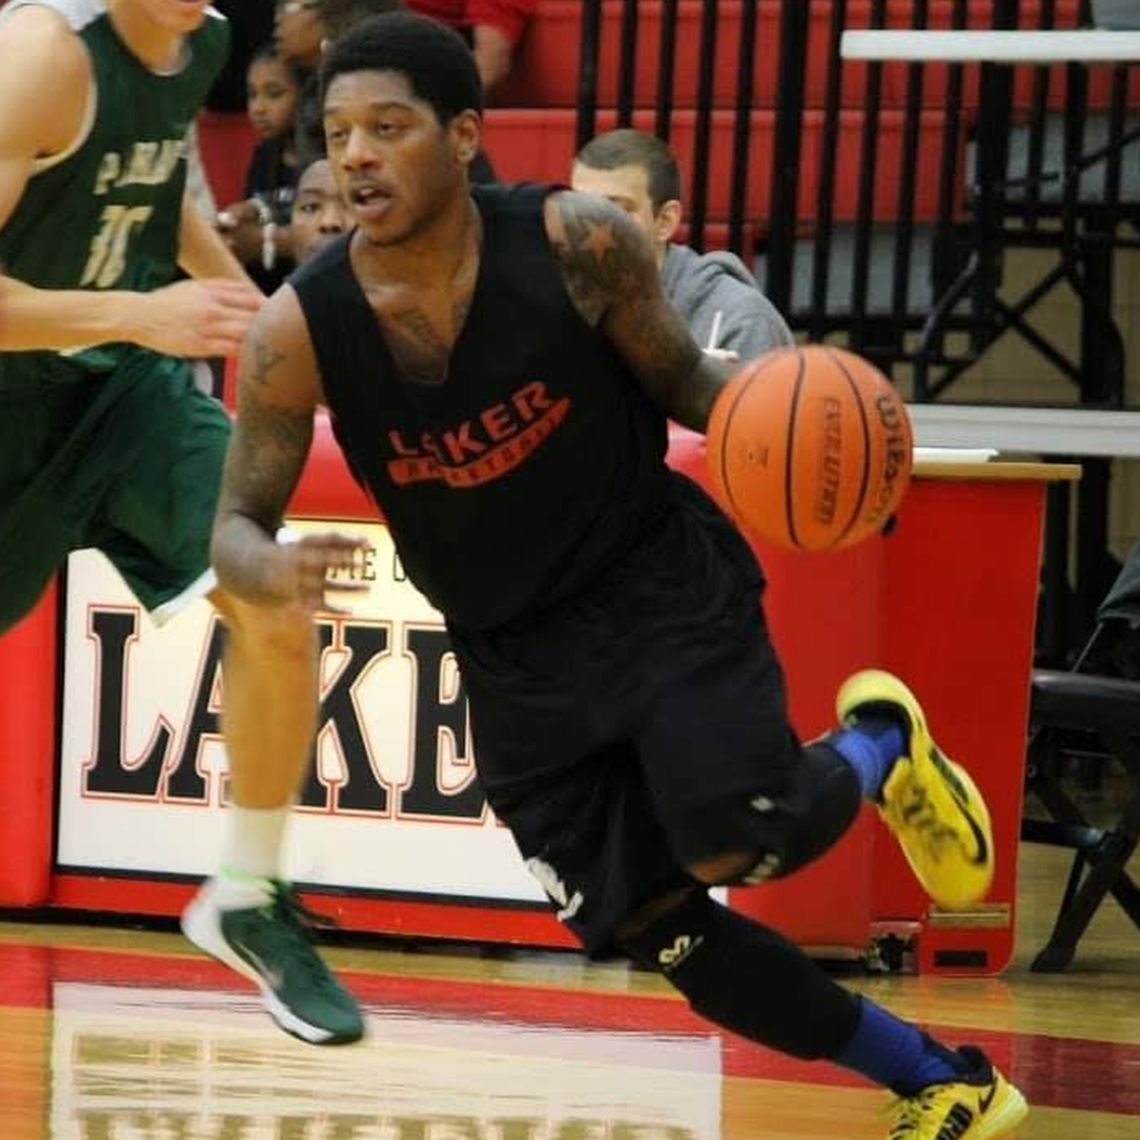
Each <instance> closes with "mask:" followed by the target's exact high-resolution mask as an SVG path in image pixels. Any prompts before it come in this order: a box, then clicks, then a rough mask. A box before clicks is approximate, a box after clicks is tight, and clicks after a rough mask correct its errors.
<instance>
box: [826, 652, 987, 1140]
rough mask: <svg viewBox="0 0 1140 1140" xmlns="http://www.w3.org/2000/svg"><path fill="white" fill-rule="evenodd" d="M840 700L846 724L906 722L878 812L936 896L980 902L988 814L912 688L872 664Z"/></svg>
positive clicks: (955, 905) (951, 903) (946, 901)
mask: <svg viewBox="0 0 1140 1140" xmlns="http://www.w3.org/2000/svg"><path fill="white" fill-rule="evenodd" d="M835 705H836V711H837V712H838V713H839V719H840V721H842V722H844V723H845V724H850V723H851V722H853V721H855V720H857V719H858V717H859V715H860V713H865V714H867V715H872V716H874V715H878V716H888V717H891V718H893V719H895V720H898V721H900V722H902V724H903V726H904V730H905V732H906V736H907V752H906V755H905V756H902V757H900V759H899V760H898V761H897V763H896V764H895V765H894V767H893V768H892V769H891V771H890V774H889V775H888V776H887V778H886V780H885V781H884V783H883V787H882V791H881V792H880V794H879V805H878V807H879V812H880V814H881V815H882V817H883V819H884V821H885V822H886V825H887V826H888V827H889V828H890V829H891V831H893V832H894V833H895V836H896V837H897V838H898V841H899V843H900V844H902V849H903V853H904V854H905V855H906V857H907V861H908V862H909V863H910V865H911V868H912V869H913V870H914V873H915V875H916V876H917V877H918V881H919V882H920V883H921V884H922V885H923V887H924V888H925V890H926V892H927V893H928V894H929V895H930V897H931V898H932V899H934V901H935V902H936V903H938V904H939V905H940V906H943V907H947V908H949V909H962V908H963V907H968V906H970V905H972V904H973V903H976V902H977V901H978V900H979V899H981V898H982V897H983V896H984V895H985V893H986V892H987V891H988V890H989V888H990V883H991V882H992V881H993V876H994V843H993V828H992V826H991V825H990V813H989V811H987V809H986V804H985V801H984V800H983V799H982V797H981V794H980V793H979V792H978V789H977V788H976V787H975V785H974V781H973V780H971V779H970V777H969V775H968V773H967V772H966V771H965V769H964V768H962V767H961V766H960V765H958V764H955V763H954V761H953V760H950V759H948V758H947V757H946V756H944V755H943V754H942V753H941V752H940V751H939V748H938V745H937V744H935V743H934V739H933V738H932V737H931V735H930V731H929V730H928V729H927V727H926V717H925V716H924V715H923V712H922V706H921V705H920V704H919V703H918V701H917V700H916V698H915V696H914V694H913V693H912V692H911V691H910V690H909V689H908V688H907V687H906V685H904V684H903V683H902V681H900V680H899V679H898V678H897V677H895V676H893V675H892V674H890V673H884V672H882V671H881V670H878V669H867V670H864V671H863V672H861V673H856V674H855V675H854V676H852V677H849V678H848V679H847V680H846V681H844V683H843V685H842V686H841V687H840V689H839V693H838V695H837V696H836V698H835ZM916 1135H917V1133H916ZM931 1135H932V1136H933V1135H936V1133H931Z"/></svg>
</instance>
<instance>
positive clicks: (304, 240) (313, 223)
mask: <svg viewBox="0 0 1140 1140" xmlns="http://www.w3.org/2000/svg"><path fill="white" fill-rule="evenodd" d="M348 229H349V216H348V209H347V208H346V206H345V204H344V199H343V198H342V197H341V196H340V189H339V188H338V186H337V184H336V179H335V178H334V177H333V171H332V165H331V164H330V162H329V160H328V159H327V158H315V159H313V161H312V162H310V163H309V165H308V166H306V167H305V168H304V170H302V171H301V176H300V178H298V179H297V194H296V196H295V197H294V199H293V218H292V230H293V256H294V258H295V260H296V262H297V264H298V265H303V264H304V263H305V262H306V261H308V260H309V259H310V258H312V257H316V255H317V254H318V253H320V252H321V250H322V249H324V248H325V247H326V246H328V245H330V244H331V243H332V242H333V241H335V240H336V238H338V237H340V235H341V234H343V233H346V232H347V231H348Z"/></svg>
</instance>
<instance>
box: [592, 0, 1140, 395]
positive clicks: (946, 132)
mask: <svg viewBox="0 0 1140 1140" xmlns="http://www.w3.org/2000/svg"><path fill="white" fill-rule="evenodd" d="M650 9H652V11H653V13H654V15H655V16H658V17H659V26H658V31H657V36H656V39H657V43H656V59H657V71H656V75H654V76H651V77H645V76H638V75H637V74H636V70H637V66H638V60H639V58H641V59H645V58H652V56H651V54H648V55H647V54H646V53H639V51H638V39H639V35H640V34H641V33H642V30H643V29H644V28H645V27H646V26H648V21H646V20H645V19H643V18H642V17H643V16H644V15H645V13H646V12H647V11H649V10H650ZM615 15H616V17H617V18H615ZM682 17H684V18H685V19H687V20H689V21H690V24H691V23H692V21H693V20H694V18H695V19H696V20H698V21H699V25H698V31H697V39H698V44H699V47H698V52H697V60H696V76H695V83H693V82H692V76H691V75H690V76H689V77H688V80H687V83H688V87H687V90H688V91H689V99H688V105H687V106H679V102H678V97H677V79H678V72H677V60H678V51H679V50H680V49H681V48H682V47H684V46H685V45H684V44H682V42H681V41H682V39H684V38H685V37H679V36H678V27H679V21H680V20H681V19H682ZM1087 19H1088V4H1087V0H1086V2H1084V3H1082V4H1081V5H1080V6H1079V8H1076V9H1075V6H1074V5H1073V4H1072V3H1068V4H1064V3H1060V2H1059V0H1038V2H1036V3H1033V4H1030V3H1028V2H1022V0H988V2H986V0H942V2H939V0H933V2H932V0H830V2H827V0H719V2H718V0H584V13H583V24H582V27H583V40H582V44H581V53H580V58H581V68H580V98H579V106H578V123H577V142H578V145H582V144H583V143H585V141H586V140H587V139H588V138H590V137H591V136H592V135H593V134H594V132H595V129H596V123H597V119H598V111H599V104H598V85H599V74H598V60H599V58H600V49H601V40H602V37H603V36H606V35H615V34H616V35H617V36H619V37H620V45H619V50H618V52H617V53H616V58H617V67H618V75H617V76H616V84H615V85H614V86H613V88H612V90H614V91H615V92H616V102H617V105H616V107H615V108H614V111H615V112H616V121H617V122H618V123H619V125H629V124H630V123H632V122H633V121H634V117H635V112H637V111H638V110H641V108H640V107H638V105H637V103H638V95H637V93H638V91H643V92H644V91H645V90H647V89H648V88H649V86H650V84H649V83H647V82H645V81H646V80H647V79H648V80H649V81H651V84H652V90H653V91H654V92H655V99H654V103H655V106H654V108H653V109H654V111H655V115H654V125H653V129H654V130H655V131H656V133H657V134H658V135H660V136H661V137H663V138H665V139H672V138H673V137H674V135H675V134H676V131H677V129H678V111H683V112H684V114H685V115H686V119H685V123H684V127H685V130H686V131H687V130H689V129H690V128H691V130H692V136H691V139H689V140H687V141H688V142H689V143H690V145H689V147H688V150H689V152H690V154H691V162H689V163H688V166H689V169H688V170H687V171H686V174H687V176H688V185H689V193H688V201H687V203H686V205H687V216H688V221H689V235H690V238H689V240H690V241H691V243H692V244H693V245H695V246H697V247H698V248H701V247H702V246H703V245H704V244H705V241H706V238H708V237H709V235H710V234H711V233H712V230H713V228H714V227H715V229H716V230H717V234H718V240H722V241H724V244H726V245H727V247H728V248H730V249H733V250H734V251H735V252H737V253H739V254H741V255H742V256H743V257H744V258H745V260H747V261H749V262H751V263H752V264H753V265H754V266H755V267H756V269H757V272H758V276H759V277H760V278H761V281H762V284H763V285H764V287H765V289H766V291H767V293H768V294H769V296H770V297H771V298H772V300H773V301H774V302H775V304H776V305H777V306H778V307H779V308H780V309H781V310H782V311H783V312H784V313H785V314H786V315H787V317H788V319H789V321H790V322H791V324H792V325H793V327H794V328H796V329H798V330H800V331H802V332H803V333H805V334H806V335H807V336H808V337H810V338H811V339H815V340H822V339H828V338H831V339H842V340H844V341H846V342H847V343H849V344H850V345H851V346H852V347H853V348H855V349H856V350H857V351H860V352H862V353H863V354H864V355H866V356H868V357H870V358H871V359H873V360H875V361H876V362H877V363H879V364H880V365H881V366H882V367H884V369H886V370H888V371H890V370H891V369H893V368H894V366H896V365H899V364H908V365H911V366H912V372H913V375H914V384H915V395H916V397H917V398H919V399H930V398H936V397H937V396H939V395H941V394H942V393H943V392H944V391H946V389H947V388H948V387H949V386H950V385H952V384H953V382H954V381H955V380H956V379H957V378H958V377H959V376H960V375H961V374H962V373H963V372H964V371H965V370H966V369H967V368H969V367H970V366H971V365H972V364H973V363H975V362H976V361H977V359H978V358H979V356H980V355H982V354H983V353H984V352H985V351H986V350H987V349H988V347H989V346H990V345H992V344H993V342H994V341H995V340H996V339H998V338H999V337H1000V336H1003V335H1005V334H1006V333H1008V332H1014V333H1016V334H1018V335H1020V336H1021V337H1023V338H1024V339H1025V340H1026V341H1027V342H1028V343H1029V344H1030V345H1031V346H1032V347H1033V348H1034V349H1035V350H1036V351H1038V352H1039V353H1040V354H1041V355H1042V356H1043V357H1044V358H1045V359H1046V360H1048V361H1049V362H1050V363H1051V364H1053V365H1054V366H1055V368H1056V369H1057V370H1058V371H1059V372H1060V373H1061V374H1062V376H1064V377H1067V378H1068V379H1069V380H1071V381H1072V382H1073V384H1074V385H1075V387H1076V388H1077V389H1078V392H1079V398H1080V399H1081V400H1082V401H1084V402H1090V403H1099V404H1108V405H1111V404H1114V403H1119V402H1120V400H1121V399H1122V367H1121V361H1118V360H1116V359H1108V360H1107V366H1105V367H1100V366H1097V367H1096V368H1090V366H1089V365H1090V362H1089V361H1087V360H1084V359H1081V358H1077V359H1073V358H1071V357H1070V356H1069V355H1067V354H1066V353H1065V352H1064V351H1062V350H1061V349H1060V348H1058V346H1057V345H1055V344H1054V343H1052V341H1051V340H1050V339H1049V338H1048V337H1047V336H1046V335H1044V334H1043V333H1042V332H1040V331H1039V330H1038V329H1036V328H1035V327H1034V326H1033V325H1032V324H1031V322H1030V321H1029V319H1028V314H1029V312H1030V310H1031V309H1032V308H1033V307H1034V306H1035V305H1036V304H1037V303H1038V302H1039V301H1040V300H1041V299H1043V297H1044V296H1046V295H1047V294H1048V293H1049V292H1050V291H1051V290H1052V289H1054V288H1056V287H1057V286H1059V285H1061V284H1063V283H1067V284H1068V285H1069V286H1071V287H1072V288H1073V289H1074V291H1076V292H1077V294H1078V297H1079V298H1080V300H1081V302H1082V305H1083V306H1084V310H1083V317H1084V319H1086V320H1089V321H1092V322H1093V323H1094V324H1096V325H1097V326H1098V327H1099V328H1100V332H1101V334H1103V335H1104V336H1106V337H1107V339H1108V342H1109V356H1110V357H1111V355H1112V354H1111V348H1112V342H1113V340H1114V326H1112V325H1111V313H1110V312H1108V311H1107V310H1106V307H1105V298H1104V297H1103V296H1099V297H1098V296H1094V295H1093V293H1094V289H1093V283H1094V279H1095V285H1096V288H1097V289H1100V288H1101V286H1102V285H1103V273H1102V269H1103V267H1102V266H1097V265H1096V264H1094V263H1095V262H1096V259H1097V257H1098V255H1099V253H1100V252H1103V247H1104V245H1105V243H1108V245H1109V246H1115V245H1118V244H1120V242H1121V241H1123V240H1131V239H1132V238H1134V237H1135V229H1136V226H1137V224H1138V222H1140V185H1138V183H1140V162H1138V163H1136V164H1135V165H1136V170H1135V172H1133V171H1132V170H1131V168H1130V167H1129V168H1126V163H1125V160H1124V159H1125V156H1126V155H1127V153H1128V147H1129V145H1132V146H1133V147H1134V148H1135V149H1136V150H1137V151H1140V139H1136V138H1135V135H1136V133H1137V131H1136V122H1135V121H1134V118H1133V117H1132V116H1130V114H1129V109H1130V107H1132V108H1136V106H1137V94H1138V92H1140V85H1138V84H1137V82H1136V80H1135V79H1133V80H1132V81H1131V86H1130V80H1129V75H1128V72H1127V69H1125V68H1117V69H1115V70H1114V71H1113V73H1112V74H1111V77H1110V81H1109V83H1108V84H1104V83H1100V85H1099V86H1098V88H1097V91H1096V98H1095V99H1091V98H1090V89H1089V74H1090V73H1089V69H1086V68H1084V67H1081V66H1076V65H1073V66H1069V67H1067V68H1056V67H1054V68H1049V67H1039V68H1032V67H1028V66H1026V67H1015V68H1011V67H1009V66H1004V65H1002V66H999V65H981V66H976V65H961V64H954V65H944V64H943V65H923V64H918V63H909V64H908V63H893V62H889V63H877V62H874V63H854V62H850V61H845V60H843V59H842V58H841V56H840V39H841V35H842V32H843V30H844V29H845V28H846V27H848V26H862V27H871V28H881V27H885V26H888V25H889V26H891V27H903V28H905V27H910V28H915V29H922V28H926V27H929V26H931V25H932V23H937V25H938V26H940V27H948V28H965V27H981V28H994V29H1003V28H1019V27H1025V28H1042V29H1051V28H1058V27H1060V26H1062V24H1063V23H1064V24H1065V25H1066V26H1074V25H1075V24H1077V23H1079V22H1081V21H1087ZM689 50H690V51H691V48H690V49H689ZM690 63H691V59H690ZM726 69H727V70H728V71H729V72H730V79H731V81H732V82H731V92H732V93H731V98H726V96H725V94H724V92H725V83H724V73H725V71H726ZM773 70H774V71H775V75H776V82H775V85H774V90H775V97H774V98H773V99H772V101H771V103H770V105H768V106H758V105H757V104H756V101H755V99H754V94H753V93H754V90H755V89H756V87H757V86H758V83H757V80H758V78H759V79H760V80H761V81H763V80H765V78H766V77H767V75H768V74H770V73H771V72H772V71H773ZM639 79H640V80H642V82H641V83H639V82H638V80H639ZM1060 84H1063V92H1062V91H1061V90H1060V89H1059V85H1060ZM759 85H760V86H764V83H763V82H761V83H760V84H759ZM768 85H769V87H771V84H770V81H769V84H768ZM1130 95H1131V97H1132V98H1131V102H1130ZM980 107H984V108H985V113H984V116H979V108H980ZM646 109H648V108H646ZM758 111H759V112H761V113H763V112H768V113H769V115H770V119H766V120H761V119H758V117H757V112H758ZM641 121H645V120H644V119H643V120H641ZM758 123H762V125H763V128H764V129H761V130H758V129H757V125H758ZM1130 132H1131V133H1130ZM1102 168H1103V179H1102V184H1101V185H1094V183H1096V182H1097V178H1099V174H1098V176H1097V177H1093V175H1092V173H1091V172H1092V171H1094V170H1095V171H1099V170H1100V169H1102ZM726 171H727V177H726V175H725V172H726ZM714 173H715V174H716V181H714V180H713V175H714ZM758 180H765V183H764V187H765V188H766V191H767V193H766V195H765V194H764V193H763V192H762V188H761V187H760V186H759V185H758ZM1125 191H1126V192H1125ZM758 200H765V201H766V209H764V210H763V212H762V213H761V212H760V211H759V210H757V208H756V205H755V203H756V202H757V201H758ZM720 235H724V237H723V238H721V237H720ZM1022 246H1032V247H1043V248H1052V249H1055V250H1056V251H1058V252H1059V254H1060V261H1059V264H1058V267H1057V268H1056V270H1055V271H1053V272H1051V273H1048V274H1046V275H1045V276H1044V277H1043V278H1042V280H1041V281H1040V282H1038V283H1037V284H1036V285H1035V286H1034V287H1033V288H1031V289H1030V290H1029V291H1028V292H1027V293H1026V294H1025V296H1024V297H1022V298H1020V299H1019V300H1017V301H1015V302H1008V301H1006V300H1003V298H1002V282H1003V269H1004V265H1005V254H1006V252H1007V251H1008V250H1010V249H1013V248H1018V247H1022ZM955 334H958V335H955ZM1117 339H1118V338H1117ZM1104 363H1105V361H1104V360H1103V359H1102V361H1101V364H1102V365H1103V364H1104ZM1094 372H1095V375H1094V374H1093V373H1094Z"/></svg>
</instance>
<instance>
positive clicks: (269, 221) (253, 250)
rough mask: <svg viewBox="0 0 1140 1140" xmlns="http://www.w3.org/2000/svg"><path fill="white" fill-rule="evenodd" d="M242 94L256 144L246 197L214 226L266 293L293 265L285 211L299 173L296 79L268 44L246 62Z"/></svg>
mask: <svg viewBox="0 0 1140 1140" xmlns="http://www.w3.org/2000/svg"><path fill="white" fill-rule="evenodd" d="M247 92H248V102H247V110H248V114H249V119H250V122H251V123H252V124H253V128H254V130H255V131H256V132H257V134H258V136H259V137H260V139H261V142H260V143H258V146H257V149H256V150H255V151H254V152H253V157H252V158H251V159H250V164H249V169H248V171H247V172H246V180H245V199H244V200H243V201H241V202H235V203H234V204H233V205H231V206H229V207H227V208H226V209H225V210H223V211H222V212H221V213H220V214H219V215H218V229H219V230H220V231H221V233H222V235H223V236H224V237H225V238H226V240H227V241H228V242H229V243H230V246H231V248H232V249H233V251H234V253H235V254H237V257H238V259H239V260H240V261H241V262H242V264H243V265H245V266H246V268H247V269H248V270H249V274H250V276H251V277H252V278H253V279H254V281H256V282H257V284H258V285H259V286H260V287H261V288H262V289H263V290H264V291H265V292H267V293H271V292H273V290H274V289H276V288H277V286H278V285H280V284H281V282H282V281H284V279H285V277H286V276H287V275H288V273H289V270H290V269H292V267H293V256H292V254H293V251H292V242H291V240H290V234H289V221H290V217H289V215H290V210H291V208H292V205H293V193H294V187H295V186H296V183H297V173H298V171H297V159H296V154H295V151H294V146H293V125H294V120H295V117H296V113H297V103H298V100H299V99H300V95H301V82H300V78H299V76H298V75H297V73H296V71H295V70H294V68H293V67H292V66H291V65H290V64H289V63H288V62H287V61H286V60H285V59H284V58H283V56H282V55H281V53H280V51H279V50H278V48H277V47H276V46H275V45H273V44H268V45H266V46H265V47H263V48H261V49H260V50H258V51H257V52H256V53H255V54H254V57H253V59H252V60H251V61H250V65H249V72H248V78H247Z"/></svg>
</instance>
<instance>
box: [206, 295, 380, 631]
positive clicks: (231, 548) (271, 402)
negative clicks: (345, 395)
mask: <svg viewBox="0 0 1140 1140" xmlns="http://www.w3.org/2000/svg"><path fill="white" fill-rule="evenodd" d="M320 403H321V385H320V374H319V369H318V365H317V360H316V355H315V353H314V351H313V344H312V340H311V339H310V337H309V329H308V324H307V323H306V321H305V317H304V314H303V313H302V311H301V304H300V301H299V300H298V299H297V294H296V293H295V292H294V291H293V289H292V288H291V287H290V286H288V285H286V286H283V287H282V288H281V289H279V290H278V291H277V292H276V293H275V294H274V295H273V296H272V297H271V298H270V299H269V300H268V301H267V302H266V304H265V307H264V308H263V309H262V310H261V312H260V313H259V314H258V316H257V319H256V320H255V322H254V324H253V327H252V328H251V329H250V332H249V336H248V338H247V339H246V342H245V345H244V347H243V348H242V353H241V357H240V359H239V361H238V414H237V422H236V424H235V426H234V433H233V435H232V437H231V438H230V444H229V450H228V451H227V452H226V462H225V467H224V469H223V472H222V490H221V495H220V498H219V501H218V511H217V515H216V517H215V521H214V536H213V544H212V547H211V562H212V565H213V567H214V570H215V572H216V573H217V575H218V583H219V585H220V586H221V587H222V589H223V591H225V593H227V594H228V595H230V596H231V597H233V598H236V599H238V600H239V601H242V602H246V603H249V604H252V605H258V606H285V605H299V606H301V607H302V608H303V609H305V610H307V611H308V612H310V613H312V612H315V611H316V610H319V609H328V608H330V607H329V606H328V605H327V604H326V603H325V600H324V595H325V590H326V588H327V579H328V576H329V574H330V572H334V571H337V570H350V569H352V567H353V566H354V564H355V562H356V560H357V559H358V558H359V556H360V552H361V551H362V550H364V549H366V547H367V544H366V543H364V542H361V541H360V540H358V539H355V538H349V537H347V536H344V535H339V534H332V533H327V534H318V535H305V536H304V537H303V538H301V539H300V541H298V542H293V543H278V542H277V541H276V537H275V536H276V534H277V531H278V530H279V529H280V527H281V524H282V523H283V522H284V519H285V509H286V507H287V506H288V505H289V500H290V498H291V497H292V495H293V491H294V490H295V489H296V486H297V482H298V480H299V479H300V477H301V471H302V469H303V467H304V465H305V459H306V458H307V457H308V454H309V445H310V443H311V442H312V438H313V415H314V413H315V411H316V409H317V406H318V405H319V404H320Z"/></svg>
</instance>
